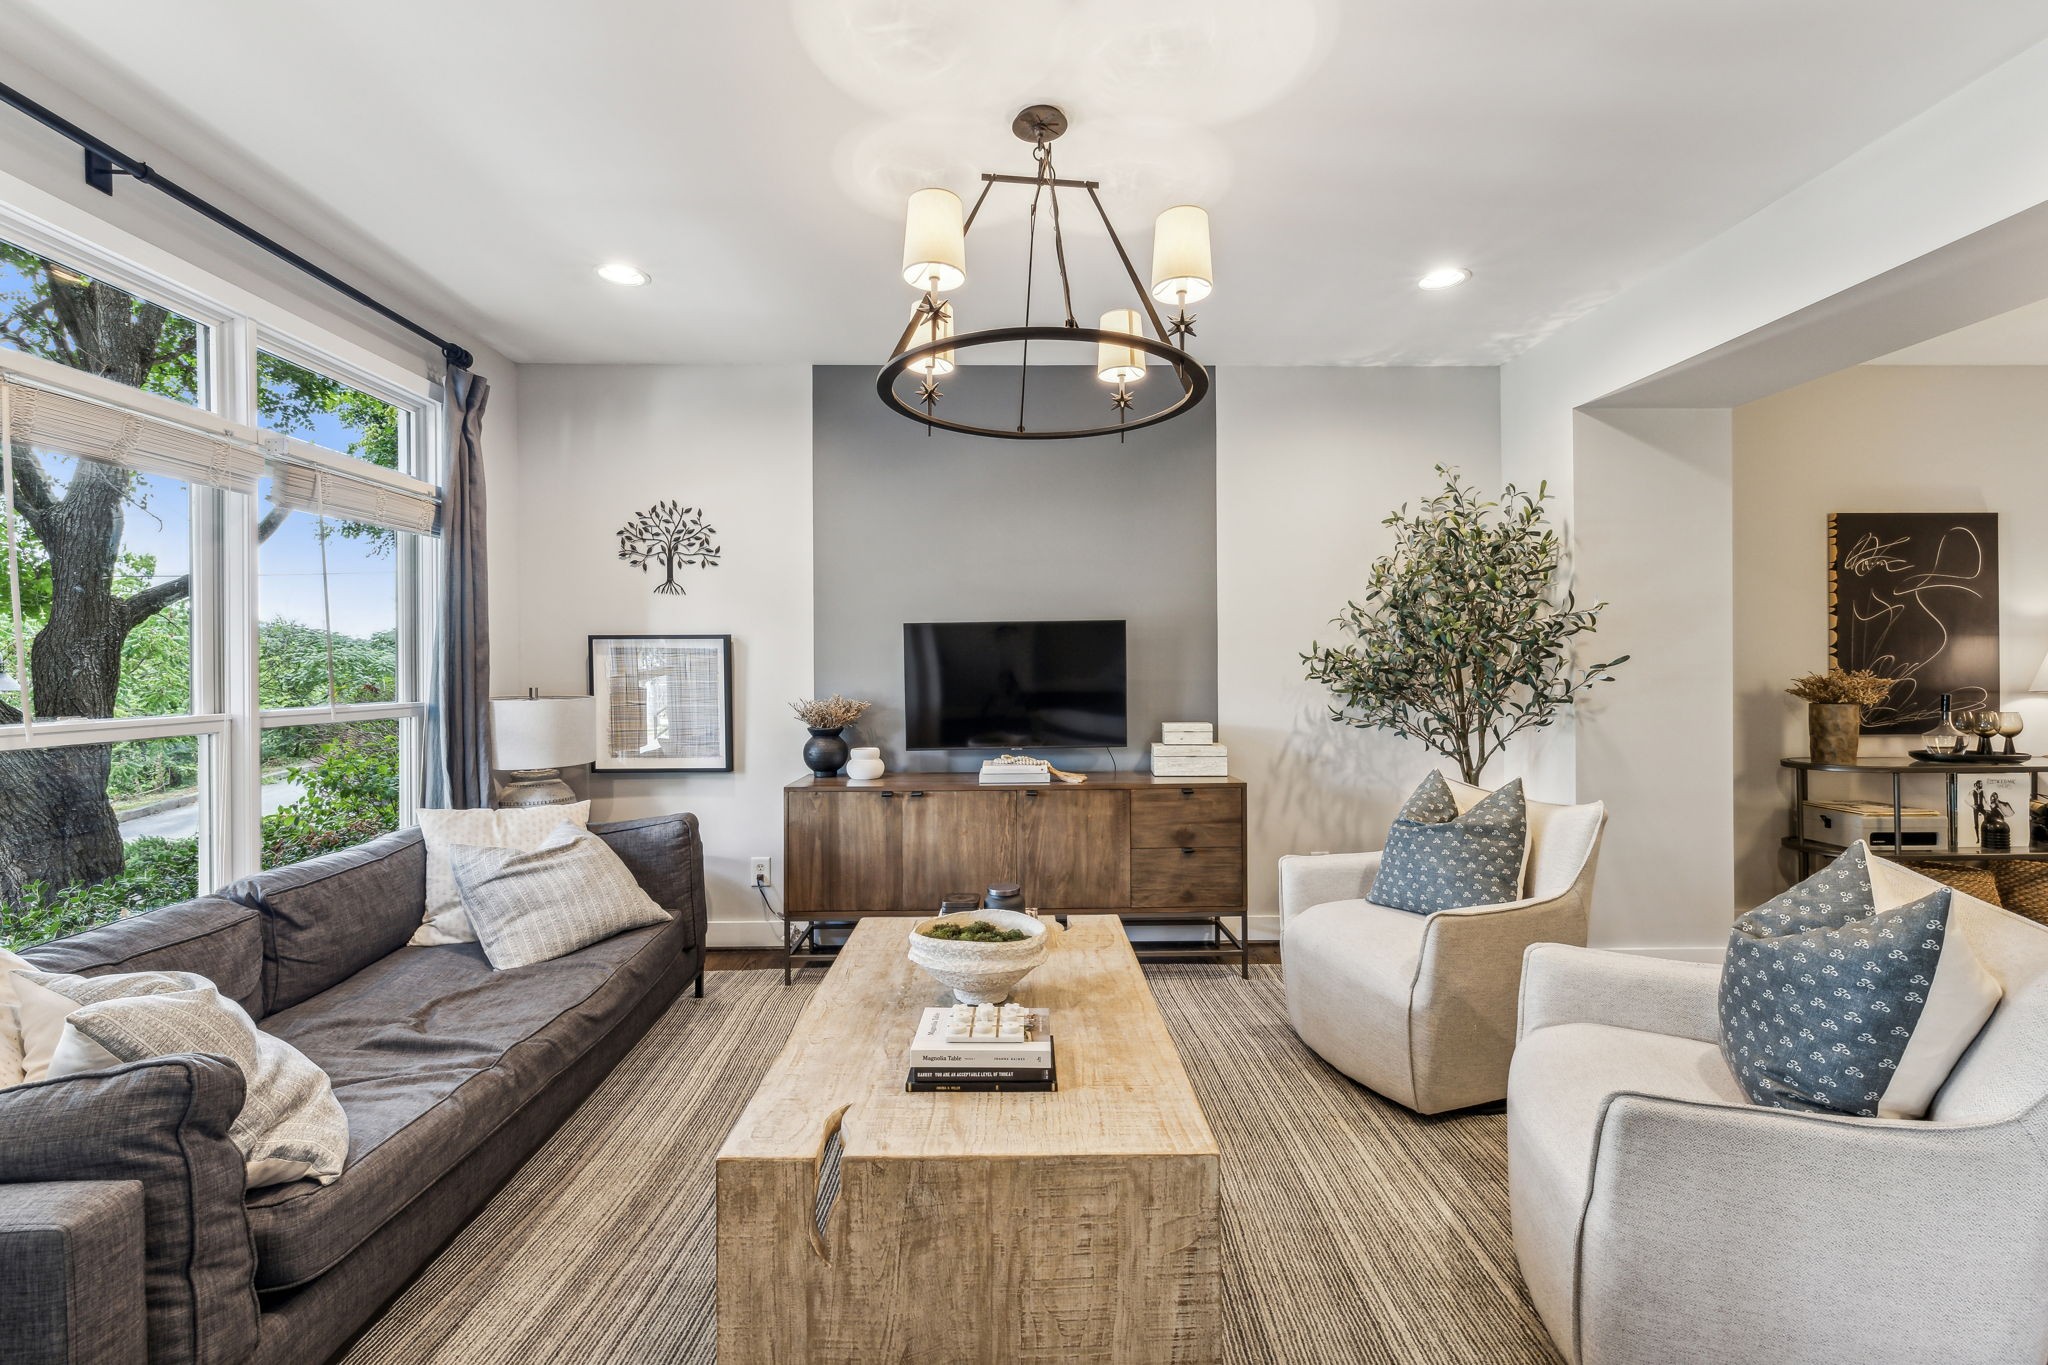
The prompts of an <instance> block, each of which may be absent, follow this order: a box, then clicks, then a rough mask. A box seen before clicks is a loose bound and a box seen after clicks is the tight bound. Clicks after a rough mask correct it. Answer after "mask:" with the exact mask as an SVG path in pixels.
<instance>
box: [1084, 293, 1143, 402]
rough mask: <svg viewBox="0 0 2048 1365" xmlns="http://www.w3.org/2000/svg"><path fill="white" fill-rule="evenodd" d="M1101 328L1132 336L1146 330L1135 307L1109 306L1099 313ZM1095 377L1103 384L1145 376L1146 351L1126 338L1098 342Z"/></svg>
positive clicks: (1130, 380)
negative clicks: (1119, 340) (1108, 308)
mask: <svg viewBox="0 0 2048 1365" xmlns="http://www.w3.org/2000/svg"><path fill="white" fill-rule="evenodd" d="M1101 329H1102V330H1103V331H1105V332H1110V333H1117V332H1121V333H1123V334H1124V335H1125V336H1127V337H1134V336H1136V335H1137V334H1138V333H1140V332H1142V331H1144V330H1145V326H1144V324H1143V323H1141V322H1140V321H1139V320H1138V310H1137V309H1135V308H1112V309H1110V310H1109V311H1108V312H1107V313H1104V314H1103V315H1102V324H1101ZM1095 377H1096V378H1097V379H1100V380H1101V381H1102V382H1103V383H1105V384H1135V383H1137V382H1138V381H1139V380H1140V379H1143V378H1144V377H1145V353H1144V352H1143V351H1141V350H1139V349H1138V348H1137V347H1136V346H1133V345H1131V344H1129V342H1127V341H1126V342H1111V341H1103V342H1097V343H1096V346H1095Z"/></svg>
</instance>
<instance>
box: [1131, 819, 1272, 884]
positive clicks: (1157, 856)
mask: <svg viewBox="0 0 2048 1365" xmlns="http://www.w3.org/2000/svg"><path fill="white" fill-rule="evenodd" d="M1132 804H1133V806H1134V807H1135V805H1136V803H1135V802H1134V803H1132ZM1131 814H1132V817H1133V820H1132V824H1133V828H1134V829H1135V827H1136V815H1137V811H1136V810H1135V809H1133V810H1132V812H1131ZM1242 904H1244V850H1243V849H1241V848H1196V847H1184V848H1134V849H1132V850H1131V908H1132V909H1134V910H1171V909H1179V908H1181V907H1183V906H1186V907H1189V908H1207V907H1211V906H1227V907H1235V906H1239V905H1242Z"/></svg>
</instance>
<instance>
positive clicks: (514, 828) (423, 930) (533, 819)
mask: <svg viewBox="0 0 2048 1365" xmlns="http://www.w3.org/2000/svg"><path fill="white" fill-rule="evenodd" d="M565 820H566V821H568V822H569V823H570V824H572V825H574V826H576V827H577V828H578V829H581V828H583V827H584V826H585V825H588V824H589V823H590V803H589V802H588V801H578V802H575V803H574V804H572V805H567V806H532V807H528V808H526V809H523V810H423V811H421V812H420V835H421V837H422V838H424V839H425V840H426V841H427V917H426V919H425V920H424V921H423V922H422V923H421V924H420V927H419V928H418V929H415V930H414V931H413V935H412V942H414V943H416V944H434V943H474V942H476V930H474V929H472V928H471V927H470V924H469V914H468V912H467V911H465V910H464V909H463V908H462V894H461V893H460V892H458V891H457V890H456V889H455V874H454V873H453V872H451V871H450V870H449V867H448V850H449V848H450V847H451V846H453V845H455V844H461V845H463V846H465V847H468V848H510V849H519V850H530V849H536V848H539V847H540V846H541V845H542V844H543V843H546V842H547V838H548V836H549V835H550V834H553V833H554V832H555V830H556V829H557V828H558V827H559V826H560V825H561V824H562V822H563V821H565Z"/></svg>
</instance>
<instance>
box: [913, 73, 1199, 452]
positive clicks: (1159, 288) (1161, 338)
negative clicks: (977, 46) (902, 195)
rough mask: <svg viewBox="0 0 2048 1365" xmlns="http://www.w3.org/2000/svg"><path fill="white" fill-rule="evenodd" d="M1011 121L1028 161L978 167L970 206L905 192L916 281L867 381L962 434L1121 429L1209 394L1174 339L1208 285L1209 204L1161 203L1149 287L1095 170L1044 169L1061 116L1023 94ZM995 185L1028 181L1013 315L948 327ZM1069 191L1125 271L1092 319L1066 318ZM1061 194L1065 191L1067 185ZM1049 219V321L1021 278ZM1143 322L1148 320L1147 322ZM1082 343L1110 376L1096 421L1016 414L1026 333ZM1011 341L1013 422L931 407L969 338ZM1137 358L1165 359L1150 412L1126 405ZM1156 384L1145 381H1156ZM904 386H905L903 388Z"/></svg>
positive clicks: (1024, 372) (929, 421)
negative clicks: (1166, 378) (977, 325)
mask: <svg viewBox="0 0 2048 1365" xmlns="http://www.w3.org/2000/svg"><path fill="white" fill-rule="evenodd" d="M1010 127H1011V130H1012V131H1013V132H1015V133H1016V135H1017V136H1018V137H1019V138H1021V139H1023V140H1024V141H1025V142H1028V143H1030V144H1031V147H1032V150H1031V155H1032V159H1033V160H1034V161H1035V162H1036V163H1037V166H1036V170H1035V171H1034V173H1033V174H1031V175H994V174H989V173H987V172H984V173H983V174H982V177H981V180H982V185H981V194H980V195H979V196H978V197H977V198H976V199H975V201H974V207H973V208H972V209H969V210H967V211H966V212H965V214H964V215H963V213H962V211H961V203H960V196H958V195H956V194H954V193H953V192H952V191H951V190H946V189H922V190H918V191H917V192H916V193H914V194H912V195H911V196H910V209H909V213H908V216H907V218H906V221H905V223H904V229H903V280H904V283H906V284H908V285H910V286H911V287H912V288H914V289H916V290H917V291H918V292H919V298H918V301H917V305H916V307H915V308H914V309H913V310H912V311H911V315H910V322H909V325H908V326H906V327H905V328H904V329H903V335H902V336H901V337H900V338H898V340H897V342H896V348H895V353H894V354H892V355H891V356H890V357H889V360H888V363H887V364H885V365H883V366H882V369H881V372H880V373H879V374H878V375H876V377H875V389H876V391H877V392H878V393H879V394H880V395H881V398H882V401H883V402H884V403H886V404H887V405H888V406H889V407H890V408H892V409H893V410H895V411H896V412H898V413H901V414H902V415H903V416H905V417H908V418H909V419H910V420H912V421H913V422H921V423H923V424H924V426H925V429H926V432H927V434H929V433H930V431H931V430H932V429H933V428H937V429H940V430H943V431H955V432H960V433H962V434H964V435H968V436H994V437H1000V438H1002V439H1005V440H1013V441H1059V440H1071V439H1074V438H1076V437H1082V436H1108V435H1119V436H1120V435H1122V434H1123V433H1125V432H1130V431H1137V430H1140V429H1141V428H1144V427H1149V426H1156V425H1158V424H1159V423H1161V422H1165V421H1170V420H1171V419H1173V418H1175V417H1178V416H1180V415H1181V414H1182V413H1184V412H1187V411H1189V410H1190V409H1192V408H1194V407H1195V406H1196V405H1197V404H1199V403H1200V402H1201V401H1202V400H1203V399H1204V398H1206V397H1208V394H1209V372H1208V371H1207V370H1205V369H1203V368H1202V366H1201V364H1200V362H1198V361H1197V360H1196V359H1195V358H1194V357H1193V356H1192V355H1190V354H1188V352H1187V349H1186V347H1185V346H1184V345H1183V344H1182V343H1183V342H1184V341H1185V340H1186V339H1187V338H1188V337H1191V336H1193V335H1194V334H1195V319H1194V318H1192V317H1190V316H1189V315H1188V311H1187V306H1188V305H1189V304H1191V303H1199V302H1201V301H1202V300H1203V299H1204V298H1207V297H1208V295H1209V291H1210V287H1211V285H1212V284H1213V283H1214V278H1215V276H1214V271H1213V270H1212V268H1211V265H1210V259H1209V215H1208V213H1207V212H1205V211H1204V210H1202V209H1199V208H1196V207H1195V206H1194V205H1192V204H1181V205H1179V206H1177V207H1174V208H1170V209H1168V210H1166V211H1165V212H1164V213H1162V214H1160V215H1159V217H1158V220H1157V221H1156V222H1155V223H1154V224H1153V232H1152V287H1151V290H1150V291H1149V292H1148V291H1147V290H1146V288H1145V286H1144V284H1142V283H1141V282H1140V281H1139V278H1138V270H1137V267H1136V266H1134V265H1132V264H1131V256H1130V253H1129V252H1128V251H1125V250H1124V244H1123V239H1122V238H1120V237H1118V236H1117V232H1116V227H1115V225H1114V224H1112V223H1111V222H1110V221H1109V213H1108V211H1107V210H1106V209H1104V208H1103V207H1102V199H1101V197H1100V196H1099V195H1097V194H1096V190H1098V189H1099V188H1101V186H1100V183H1099V182H1097V181H1094V180H1064V179H1061V178H1060V176H1059V174H1058V173H1057V172H1056V171H1055V170H1054V169H1053V162H1052V144H1053V141H1054V140H1055V139H1056V138H1058V137H1059V135H1060V134H1062V133H1064V132H1065V131H1066V130H1067V116H1066V115H1065V114H1063V113H1062V112H1060V110H1058V109H1057V108H1054V107H1053V106H1052V105H1049V104H1034V105H1032V106H1031V107H1030V108H1028V109H1026V110H1024V111H1023V112H1022V113H1020V114H1018V115H1017V117H1016V119H1015V121H1014V122H1012V123H1011V125H1010ZM997 185H1024V186H1029V187H1030V189H1031V205H1030V210H1029V217H1028V228H1029V235H1028V238H1027V246H1026V254H1025V267H1024V316H1023V320H1022V322H1021V323H1019V324H1018V325H1017V326H1014V327H990V328H985V329H983V330H981V331H978V332H962V331H958V330H957V329H956V326H955V322H956V317H955V311H954V304H953V301H952V300H951V299H949V298H948V297H946V296H947V295H949V294H951V293H953V292H954V291H955V290H957V289H959V288H960V287H961V286H963V285H965V284H966V283H967V233H968V232H969V231H970V230H971V229H972V228H973V227H974V220H975V219H976V217H978V216H979V215H980V213H981V206H982V204H983V203H984V202H986V201H987V199H988V195H989V191H990V190H992V189H994V188H995V187H996V186H997ZM1061 190H1068V191H1074V190H1080V191H1085V192H1086V193H1087V195H1088V202H1089V203H1090V204H1092V205H1094V208H1095V212H1096V215H1097V216H1098V217H1100V218H1101V219H1102V226H1103V229H1104V230H1105V231H1107V232H1108V234H1109V241H1110V245H1111V246H1113V247H1115V248H1116V255H1117V260H1118V261H1120V262H1121V263H1122V265H1123V269H1124V273H1125V274H1126V275H1127V276H1129V278H1130V282H1131V289H1132V290H1133V292H1134V293H1135V295H1136V299H1137V303H1138V307H1136V308H1128V307H1126V308H1112V309H1110V310H1108V311H1107V312H1105V313H1103V314H1102V315H1101V320H1100V321H1099V322H1098V323H1097V324H1096V325H1095V326H1093V327H1083V326H1081V324H1080V323H1079V322H1078V321H1077V320H1076V319H1075V317H1074V289H1073V284H1072V282H1071V280H1070V279H1069V277H1068V274H1067V243H1066V237H1065V235H1064V233H1063V232H1062V229H1061V225H1060V191H1061ZM1069 202H1070V203H1071V202H1072V198H1071V195H1070V197H1069ZM1041 208H1042V209H1044V210H1045V215H1046V217H1047V218H1048V219H1049V220H1050V224H1051V237H1052V253H1051V254H1052V262H1051V263H1052V265H1053V266H1054V267H1055V269H1056V270H1057V271H1058V273H1059V280H1060V302H1061V305H1062V310H1063V312H1064V318H1063V320H1061V321H1060V322H1057V323H1044V322H1041V323H1033V322H1032V320H1031V304H1032V298H1031V293H1032V285H1033V284H1034V283H1035V280H1034V276H1035V274H1036V271H1037V264H1038V225H1039V218H1040V210H1041ZM1162 303H1163V304H1171V305H1172V306H1173V307H1174V309H1175V313H1174V316H1173V317H1172V318H1171V319H1162V318H1161V317H1160V315H1159V309H1158V307H1157V306H1156V305H1157V304H1162ZM1148 324H1149V327H1150V330H1149V331H1148V330H1147V325H1148ZM1034 341H1047V342H1084V343H1086V342H1092V343H1094V345H1095V373H1096V377H1097V378H1098V379H1100V380H1101V381H1102V382H1103V383H1104V384H1105V385H1108V386H1110V391H1109V395H1108V397H1107V398H1106V400H1105V408H1104V412H1103V414H1102V416H1101V418H1100V420H1094V421H1090V420H1088V419H1086V418H1085V417H1084V418H1079V419H1078V420H1076V421H1075V423H1074V424H1072V425H1065V426H1061V427H1057V428H1045V427H1033V426H1031V425H1030V422H1029V420H1028V417H1027V412H1026V403H1025V400H1026V397H1027V396H1028V394H1029V392H1030V385H1031V343H1032V342H1034ZM1011 342H1021V343H1022V345H1023V363H1022V364H1021V365H1020V366H1019V367H1018V375H1017V420H1016V425H1015V426H1010V425H1008V424H1007V423H1005V424H1002V425H995V424H982V423H979V422H974V421H966V420H955V419H953V418H950V417H943V416H940V415H939V405H940V400H941V399H943V398H944V397H945V394H944V392H943V391H942V390H941V389H940V388H939V381H940V379H942V378H943V377H944V376H946V375H948V374H951V373H952V372H953V370H954V367H955V365H956V363H957V357H958V354H959V352H961V351H965V350H970V349H972V348H974V347H976V346H998V345H1005V344H1008V343H1011ZM1148 361H1159V362H1162V363H1163V364H1164V365H1165V366H1167V367H1170V368H1171V370H1172V372H1173V382H1174V384H1176V385H1177V386H1178V393H1171V392H1170V393H1169V394H1168V397H1169V398H1170V399H1171V401H1169V402H1167V403H1166V404H1164V405H1163V406H1161V407H1160V408H1158V409H1157V410H1156V411H1146V410H1143V409H1136V410H1134V408H1135V404H1136V400H1137V398H1138V396H1139V395H1140V394H1141V393H1142V390H1141V389H1139V388H1138V386H1139V385H1140V384H1142V382H1143V381H1144V380H1145V378H1146V375H1147V372H1148V369H1149V368H1150V366H1149V364H1148ZM1155 387H1156V385H1155ZM906 389H908V392H906V391H905V390H906Z"/></svg>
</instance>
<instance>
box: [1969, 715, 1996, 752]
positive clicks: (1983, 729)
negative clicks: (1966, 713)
mask: <svg viewBox="0 0 2048 1365" xmlns="http://www.w3.org/2000/svg"><path fill="white" fill-rule="evenodd" d="M1963 728H1964V729H1966V730H1968V731H1969V732H1970V733H1972V734H1974V735H1975V736H1977V753H1978V754H1979V755H1980V756H1988V755H1989V754H1990V753H1991V737H1992V736H1993V735H1995V734H1997V733H1998V713H1997V712H1996V711H1990V710H1985V711H1972V712H1971V713H1970V723H1969V724H1968V725H1967V726H1965V727H1963Z"/></svg>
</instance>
